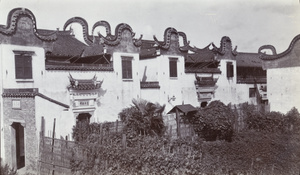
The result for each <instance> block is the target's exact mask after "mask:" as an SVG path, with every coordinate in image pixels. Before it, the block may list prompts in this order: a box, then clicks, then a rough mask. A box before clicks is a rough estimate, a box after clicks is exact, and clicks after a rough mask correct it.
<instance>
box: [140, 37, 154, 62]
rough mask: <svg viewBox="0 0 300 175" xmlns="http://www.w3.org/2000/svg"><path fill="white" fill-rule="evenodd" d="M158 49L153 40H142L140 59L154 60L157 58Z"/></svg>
mask: <svg viewBox="0 0 300 175" xmlns="http://www.w3.org/2000/svg"><path fill="white" fill-rule="evenodd" d="M156 49H157V46H156V45H155V42H154V41H151V40H142V45H141V50H140V59H146V58H154V57H156V56H157V55H156Z"/></svg>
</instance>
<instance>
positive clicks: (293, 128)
mask: <svg viewBox="0 0 300 175" xmlns="http://www.w3.org/2000/svg"><path fill="white" fill-rule="evenodd" d="M242 113H243V114H245V120H246V125H247V129H250V130H251V129H252V130H256V131H261V132H280V133H291V132H298V131H299V124H300V114H299V112H298V110H297V109H296V108H292V109H291V110H290V111H289V112H288V113H287V114H286V115H284V114H282V113H280V112H273V111H272V112H267V113H261V112H258V111H256V110H255V109H254V105H248V104H243V107H242Z"/></svg>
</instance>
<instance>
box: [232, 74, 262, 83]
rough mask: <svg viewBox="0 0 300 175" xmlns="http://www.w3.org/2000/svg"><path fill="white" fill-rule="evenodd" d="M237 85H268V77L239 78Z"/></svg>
mask: <svg viewBox="0 0 300 175" xmlns="http://www.w3.org/2000/svg"><path fill="white" fill-rule="evenodd" d="M237 83H239V84H254V83H262V84H265V83H267V78H266V77H246V78H245V77H241V76H238V77H237Z"/></svg>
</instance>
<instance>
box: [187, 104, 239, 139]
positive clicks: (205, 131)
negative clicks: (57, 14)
mask: <svg viewBox="0 0 300 175" xmlns="http://www.w3.org/2000/svg"><path fill="white" fill-rule="evenodd" d="M187 120H188V121H189V123H190V124H192V125H193V126H194V130H195V132H196V133H197V134H198V135H199V136H201V137H203V138H204V139H205V140H207V141H215V140H226V141H231V137H232V135H233V122H234V113H233V112H232V110H231V109H230V107H228V106H226V105H224V104H223V103H222V102H220V101H212V102H211V103H210V104H209V105H208V106H207V107H205V108H204V109H199V110H198V112H197V113H196V114H194V115H190V116H189V117H188V118H187Z"/></svg>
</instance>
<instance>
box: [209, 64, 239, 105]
mask: <svg viewBox="0 0 300 175" xmlns="http://www.w3.org/2000/svg"><path fill="white" fill-rule="evenodd" d="M228 62H231V63H232V65H233V77H227V67H226V65H227V63H228ZM219 69H220V70H221V75H220V76H219V79H218V81H217V83H216V86H217V89H216V90H215V95H214V98H213V99H212V101H213V100H220V101H221V102H223V103H224V104H226V105H227V104H228V103H232V104H237V103H238V100H237V86H236V61H235V60H231V59H222V60H220V65H219Z"/></svg>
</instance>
